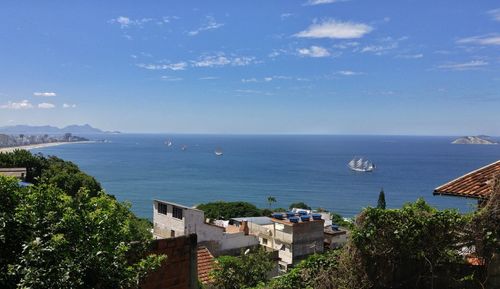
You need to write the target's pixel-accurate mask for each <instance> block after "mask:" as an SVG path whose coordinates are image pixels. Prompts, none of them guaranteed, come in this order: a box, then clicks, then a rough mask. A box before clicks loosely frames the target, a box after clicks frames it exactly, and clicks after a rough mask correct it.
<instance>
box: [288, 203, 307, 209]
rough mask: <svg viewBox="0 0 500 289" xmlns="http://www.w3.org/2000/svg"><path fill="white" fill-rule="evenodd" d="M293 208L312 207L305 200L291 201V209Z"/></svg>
mask: <svg viewBox="0 0 500 289" xmlns="http://www.w3.org/2000/svg"><path fill="white" fill-rule="evenodd" d="M293 208H298V209H304V210H310V209H311V207H309V206H308V205H307V204H306V203H304V202H298V203H291V204H290V206H289V209H290V210H291V209H293Z"/></svg>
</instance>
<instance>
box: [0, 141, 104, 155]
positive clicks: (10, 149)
mask: <svg viewBox="0 0 500 289" xmlns="http://www.w3.org/2000/svg"><path fill="white" fill-rule="evenodd" d="M93 142H94V141H75V142H51V143H41V144H34V145H25V146H15V147H6V148H0V153H10V152H13V151H14V150H18V149H19V150H32V149H40V148H46V147H53V146H59V145H65V144H75V143H93Z"/></svg>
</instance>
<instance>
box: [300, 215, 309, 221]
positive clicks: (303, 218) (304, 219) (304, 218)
mask: <svg viewBox="0 0 500 289" xmlns="http://www.w3.org/2000/svg"><path fill="white" fill-rule="evenodd" d="M310 218H311V216H308V215H304V216H300V219H301V220H302V222H307V221H309V219H310Z"/></svg>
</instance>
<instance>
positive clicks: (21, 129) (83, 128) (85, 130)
mask: <svg viewBox="0 0 500 289" xmlns="http://www.w3.org/2000/svg"><path fill="white" fill-rule="evenodd" d="M0 133H4V134H51V135H54V134H65V133H73V134H101V133H119V132H109V131H103V130H101V129H98V128H95V127H92V126H91V125H89V124H84V125H68V126H66V127H63V128H58V127H55V126H50V125H43V126H32V125H13V126H4V127H0Z"/></svg>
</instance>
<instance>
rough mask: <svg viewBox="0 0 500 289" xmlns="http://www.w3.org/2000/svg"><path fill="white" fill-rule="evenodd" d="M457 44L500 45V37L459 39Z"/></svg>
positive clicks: (481, 36) (491, 35)
mask: <svg viewBox="0 0 500 289" xmlns="http://www.w3.org/2000/svg"><path fill="white" fill-rule="evenodd" d="M457 43H458V44H473V45H500V35H498V34H488V35H480V36H472V37H467V38H462V39H459V40H458V41H457Z"/></svg>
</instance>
